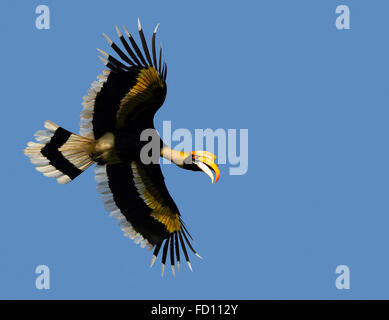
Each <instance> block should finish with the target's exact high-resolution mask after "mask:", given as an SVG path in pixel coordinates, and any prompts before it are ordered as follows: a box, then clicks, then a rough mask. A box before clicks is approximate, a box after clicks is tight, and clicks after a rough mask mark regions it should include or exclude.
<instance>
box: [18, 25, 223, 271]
mask: <svg viewBox="0 0 389 320" xmlns="http://www.w3.org/2000/svg"><path fill="white" fill-rule="evenodd" d="M157 29H158V25H157V26H156V28H155V29H154V32H153V36H152V41H151V54H150V51H149V48H148V45H147V42H146V39H145V36H144V33H143V30H142V26H141V24H140V21H139V20H138V32H139V37H140V40H141V46H142V49H143V53H142V50H141V49H140V47H139V46H138V45H137V43H136V42H135V40H134V38H133V37H132V36H131V34H130V33H129V32H128V30H127V28H125V27H124V30H125V34H126V37H127V39H128V41H127V40H126V38H125V37H124V35H123V33H122V32H121V31H120V30H119V28H118V27H116V31H117V34H118V36H119V38H120V41H121V43H122V45H123V47H124V49H125V51H126V53H125V52H124V51H123V50H122V49H120V47H119V46H117V45H116V44H115V43H114V42H113V41H112V40H111V39H110V38H109V37H108V36H107V35H105V34H103V35H104V37H105V38H106V39H107V41H108V43H109V45H110V46H111V48H112V49H113V50H114V51H115V52H116V54H117V55H118V56H119V58H115V57H113V56H112V55H110V54H108V53H106V52H104V51H102V50H100V49H98V50H99V52H100V54H101V55H102V57H100V59H101V60H102V61H103V63H104V64H105V66H106V67H107V69H104V70H103V73H102V74H101V75H99V76H98V80H97V81H94V82H93V83H92V87H91V88H90V89H89V92H88V96H85V97H84V98H83V100H84V102H83V107H84V108H83V110H82V112H81V123H80V135H76V134H74V133H71V132H69V131H67V130H65V129H63V128H61V127H59V126H58V125H56V124H55V123H53V122H51V121H46V122H45V130H40V131H38V132H37V133H36V134H35V139H36V141H37V142H29V143H28V145H27V148H26V149H25V154H26V155H27V156H28V157H30V160H31V162H32V163H33V164H34V165H35V166H36V169H37V170H38V171H40V172H42V173H43V174H44V175H45V176H47V177H53V178H56V179H57V181H58V183H60V184H64V183H68V182H70V181H72V180H74V179H75V178H76V177H77V176H78V175H80V174H81V173H82V172H83V171H85V170H86V169H87V168H88V167H90V166H91V165H92V164H93V163H96V164H97V165H96V169H95V174H96V177H95V179H96V182H97V190H98V191H99V192H100V193H101V199H102V200H103V202H104V206H105V209H106V210H107V211H109V212H110V215H111V216H113V217H116V218H117V219H118V220H119V223H120V225H121V227H122V230H123V232H124V233H125V235H127V236H129V237H130V238H131V239H134V241H135V243H140V244H141V247H145V246H147V247H148V248H149V249H150V250H151V249H152V248H154V252H153V257H152V261H151V266H152V265H153V264H154V262H155V260H156V259H157V256H158V254H159V252H160V251H161V249H162V275H163V273H164V269H165V264H166V260H167V257H168V254H169V256H170V264H171V267H172V272H173V275H174V273H175V263H176V262H177V268H178V270H179V267H180V251H181V252H182V253H183V254H184V257H185V260H186V262H187V264H188V266H189V268H190V269H191V270H192V266H191V264H190V259H189V255H188V251H187V246H188V247H189V249H190V250H191V251H192V252H193V253H194V254H195V255H197V256H199V255H198V253H197V252H196V251H195V249H194V248H193V246H192V244H191V241H190V240H191V239H192V237H191V236H190V234H189V232H188V230H187V228H186V227H185V225H184V223H183V221H182V219H181V216H180V213H179V210H178V208H177V206H176V204H175V203H174V201H173V199H172V197H171V196H170V194H169V192H168V190H167V188H166V185H165V182H164V177H163V175H162V171H161V168H160V165H159V163H147V164H145V163H144V161H142V157H141V155H140V154H141V150H142V148H143V147H144V146H145V144H146V143H147V142H145V141H141V139H140V135H141V133H142V132H144V130H153V131H154V132H156V131H155V129H154V124H153V119H154V115H155V113H156V111H157V110H158V109H159V108H160V107H161V106H162V104H163V102H164V100H165V97H166V92H167V87H166V76H167V65H166V63H165V62H162V61H163V60H162V47H160V48H159V57H158V56H157V51H156V47H155V41H156V32H157ZM119 59H121V61H120V60H119ZM158 140H159V145H160V148H159V154H158V158H159V156H161V157H164V158H166V159H168V160H170V161H172V162H173V163H175V164H176V165H178V166H179V167H181V168H184V169H188V170H193V171H199V170H202V171H203V172H205V173H206V174H207V175H209V177H210V178H211V180H212V182H214V181H215V182H216V181H217V180H218V179H219V176H220V173H219V169H218V167H217V165H216V164H215V162H214V160H215V158H216V157H215V156H214V155H213V154H212V153H210V152H207V151H192V152H191V153H187V152H183V151H175V150H173V149H171V148H170V147H168V146H167V145H165V144H164V143H163V141H162V140H161V139H160V138H159V136H158ZM211 170H212V171H213V172H212V171H211ZM213 173H214V174H215V177H214V175H213ZM199 257H200V256H199Z"/></svg>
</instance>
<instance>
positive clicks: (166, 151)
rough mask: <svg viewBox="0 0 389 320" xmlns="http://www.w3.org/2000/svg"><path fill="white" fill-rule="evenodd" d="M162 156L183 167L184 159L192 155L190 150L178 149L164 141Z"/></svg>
mask: <svg viewBox="0 0 389 320" xmlns="http://www.w3.org/2000/svg"><path fill="white" fill-rule="evenodd" d="M160 155H161V157H163V158H165V159H167V160H170V161H171V162H173V163H175V164H176V165H177V166H179V167H181V168H183V167H184V160H185V159H186V158H187V157H188V156H189V155H190V154H189V153H188V152H184V151H176V150H173V149H172V148H170V147H168V146H167V145H166V144H164V143H162V147H161V153H160Z"/></svg>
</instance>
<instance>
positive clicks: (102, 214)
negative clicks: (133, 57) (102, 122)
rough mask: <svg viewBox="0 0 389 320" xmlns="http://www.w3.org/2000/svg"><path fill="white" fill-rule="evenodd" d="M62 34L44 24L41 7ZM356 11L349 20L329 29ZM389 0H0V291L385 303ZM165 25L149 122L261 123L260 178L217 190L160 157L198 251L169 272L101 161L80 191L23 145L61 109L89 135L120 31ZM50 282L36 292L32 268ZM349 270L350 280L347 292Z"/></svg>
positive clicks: (253, 146)
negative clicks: (124, 210) (93, 90)
mask: <svg viewBox="0 0 389 320" xmlns="http://www.w3.org/2000/svg"><path fill="white" fill-rule="evenodd" d="M39 4H47V5H48V6H49V7H50V9H51V29H50V30H37V29H36V28H35V18H36V16H37V15H36V14H35V8H36V6H38V5H39ZM339 4H348V5H349V6H350V10H351V30H347V31H338V30H337V29H336V28H335V19H336V15H335V8H336V6H337V5H339ZM388 9H389V4H388V3H387V2H386V1H348V0H342V1H340V0H339V1H329V0H326V1H324V0H323V1H311V0H309V1H308V0H306V1H302V0H301V1H300V0H295V1H289V0H288V1H287V0H284V1H278V0H277V1H275V0H267V1H163V2H162V1H142V3H140V1H110V2H107V1H21V0H19V1H10V0H7V1H3V2H2V13H3V14H2V19H1V20H0V33H1V42H2V49H1V53H0V57H1V65H2V66H1V88H2V89H1V97H2V117H1V120H0V122H1V126H0V128H1V129H0V130H1V137H2V152H1V154H2V156H1V160H0V161H1V168H2V174H1V182H0V183H1V193H2V197H1V199H2V200H1V208H2V209H1V215H0V256H1V259H0V298H34V299H53V298H74V299H82V298H90V299H93V298H99V299H100V298H108V299H111V298H119V299H200V298H201V299H263V298H276V299H277V298H282V299H290V298H334V299H345V298H389V295H388V287H389V274H388V272H387V271H388V270H389V258H388V249H387V248H388V243H389V233H388V225H389V202H388V193H389V187H388V181H389V169H388V164H389V149H388V138H389V136H388V131H389V127H388V116H389V108H388V100H389V99H388V92H389V91H388V74H389V70H388V69H389V68H388V65H389V63H388V57H389V52H388V51H389V50H388V44H387V43H388V41H387V33H388V28H389V21H388V19H387V12H388ZM138 17H140V18H141V20H142V23H143V26H144V29H145V33H146V34H147V35H148V36H150V34H151V32H152V30H153V28H154V26H155V24H156V23H158V22H160V23H161V25H160V29H159V40H161V41H162V43H163V45H164V48H165V49H164V50H165V56H166V61H167V63H168V69H169V72H168V96H167V100H166V102H165V104H164V106H163V108H162V109H161V110H160V111H159V112H158V114H157V116H156V119H155V122H156V126H157V128H160V127H161V124H162V121H163V120H171V121H172V125H173V129H176V128H180V127H182V128H188V129H190V130H194V129H195V128H204V129H205V128H212V129H217V128H224V129H228V128H237V129H240V128H247V129H249V171H248V173H247V174H246V175H244V176H230V175H228V166H227V165H226V166H220V169H221V179H220V181H219V182H218V183H217V184H215V185H211V183H210V181H209V179H208V177H206V175H205V174H200V173H194V172H187V171H184V170H181V169H179V168H177V167H173V166H165V167H163V172H164V174H165V177H166V183H167V186H168V188H169V190H170V193H171V194H172V196H173V198H174V199H175V201H176V203H177V205H178V207H179V208H180V211H181V214H182V216H183V218H184V220H185V222H186V224H187V225H188V226H189V228H190V230H191V232H192V234H193V236H194V237H195V239H196V243H195V245H196V248H197V249H198V251H199V253H200V254H201V255H202V256H203V257H204V260H199V259H195V257H193V258H192V264H193V269H194V272H193V273H191V272H190V271H189V270H188V269H187V268H184V270H183V271H182V272H181V273H178V274H177V275H176V277H175V278H172V276H171V272H170V269H167V270H166V271H167V272H166V275H165V277H164V278H161V276H160V269H159V267H160V266H159V264H156V266H155V267H154V268H153V269H151V270H150V269H149V262H150V259H151V254H150V253H149V252H148V251H147V250H146V249H140V248H139V246H136V245H135V244H134V243H133V242H132V241H131V240H129V239H128V238H126V237H124V236H123V233H122V231H121V230H120V228H119V226H118V225H117V222H116V221H115V220H114V219H112V218H110V217H109V215H108V213H107V212H106V211H105V210H104V207H103V204H102V202H101V201H100V199H99V194H98V192H97V191H96V189H95V188H96V183H95V181H94V178H93V176H94V174H93V170H89V171H88V172H86V173H84V174H83V175H82V176H80V177H79V178H78V179H77V180H76V181H74V182H72V183H70V184H68V185H65V186H63V185H58V184H57V183H56V182H55V180H53V179H48V178H46V177H43V176H42V175H41V174H39V173H38V172H36V171H35V170H34V169H33V166H32V165H31V164H30V163H29V161H28V159H27V158H26V157H25V156H24V155H23V149H24V147H25V144H26V142H27V141H29V140H31V139H32V137H33V133H34V132H35V131H37V130H38V129H41V128H42V124H43V121H44V120H47V119H50V120H53V121H54V122H56V123H58V124H60V125H62V126H63V127H65V128H67V129H69V130H72V131H74V132H78V122H79V113H80V111H81V108H82V107H81V102H82V100H81V99H82V96H84V95H85V94H86V93H87V90H88V88H89V86H90V84H91V82H92V81H93V80H95V78H96V76H97V75H98V74H99V73H100V72H101V70H102V64H101V62H100V61H99V60H98V58H97V51H96V47H99V48H101V49H103V50H107V51H108V47H107V44H106V42H105V40H104V38H103V37H102V35H101V34H102V32H105V33H107V34H108V35H110V36H111V37H112V38H113V39H116V35H115V30H114V26H115V24H117V25H119V26H121V25H123V24H126V25H127V27H128V28H129V30H130V31H132V32H133V33H135V32H136V19H137V18H138ZM41 264H45V265H47V266H49V267H50V270H51V289H50V290H48V291H44V290H43V291H39V290H37V289H36V288H35V277H36V275H35V273H34V271H35V267H36V266H38V265H41ZM341 264H345V265H347V266H348V267H349V268H350V272H351V283H350V284H351V289H350V290H342V291H340V290H337V289H336V287H335V279H336V274H335V268H336V266H337V265H341Z"/></svg>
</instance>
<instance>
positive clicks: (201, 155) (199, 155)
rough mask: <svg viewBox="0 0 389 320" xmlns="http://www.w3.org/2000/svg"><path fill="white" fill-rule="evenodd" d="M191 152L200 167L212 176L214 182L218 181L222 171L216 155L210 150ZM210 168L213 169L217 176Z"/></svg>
mask: <svg viewBox="0 0 389 320" xmlns="http://www.w3.org/2000/svg"><path fill="white" fill-rule="evenodd" d="M191 154H192V155H193V158H194V161H195V163H196V164H197V165H198V167H199V168H200V169H201V170H202V171H203V172H204V173H206V174H207V175H208V176H209V177H210V178H211V180H212V183H213V182H217V181H218V180H219V178H220V171H219V167H218V166H217V164H216V163H215V162H214V159H216V156H215V155H214V154H212V153H210V152H208V151H192V152H191ZM209 168H211V169H212V170H213V172H214V173H215V177H214V176H213V173H212V171H211V170H210V169H209Z"/></svg>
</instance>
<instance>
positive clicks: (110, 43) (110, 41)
mask: <svg viewBox="0 0 389 320" xmlns="http://www.w3.org/2000/svg"><path fill="white" fill-rule="evenodd" d="M103 36H104V38H105V39H106V40H107V41H108V43H109V45H112V43H113V41H112V40H111V39H110V38H109V37H108V36H107V35H106V34H105V33H104V32H103Z"/></svg>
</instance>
